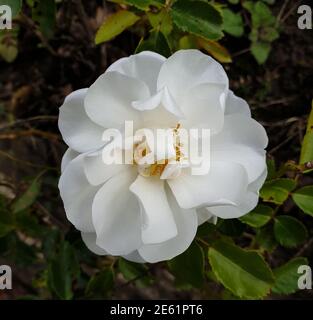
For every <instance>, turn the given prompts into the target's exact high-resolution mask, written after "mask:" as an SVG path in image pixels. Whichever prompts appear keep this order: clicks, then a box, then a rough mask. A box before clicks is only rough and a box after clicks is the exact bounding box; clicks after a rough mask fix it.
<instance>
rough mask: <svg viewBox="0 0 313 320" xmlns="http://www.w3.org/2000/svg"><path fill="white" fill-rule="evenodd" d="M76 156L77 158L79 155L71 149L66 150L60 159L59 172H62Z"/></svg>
mask: <svg viewBox="0 0 313 320" xmlns="http://www.w3.org/2000/svg"><path fill="white" fill-rule="evenodd" d="M77 156H79V153H78V152H76V151H74V150H72V149H71V148H68V149H67V150H66V151H65V153H64V155H63V157H62V161H61V172H63V171H64V170H65V168H66V166H67V165H68V164H69V163H70V162H71V161H72V160H74V159H75V158H76V157H77Z"/></svg>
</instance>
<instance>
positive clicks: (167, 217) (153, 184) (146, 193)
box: [130, 175, 177, 244]
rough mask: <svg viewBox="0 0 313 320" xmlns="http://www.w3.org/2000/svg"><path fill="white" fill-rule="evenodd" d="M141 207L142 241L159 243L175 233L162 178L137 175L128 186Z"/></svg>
mask: <svg viewBox="0 0 313 320" xmlns="http://www.w3.org/2000/svg"><path fill="white" fill-rule="evenodd" d="M130 191H131V192H133V193H134V194H135V195H136V196H137V197H138V199H139V201H140V203H141V208H142V231H141V233H142V241H143V243H145V244H150V243H160V242H163V241H166V240H168V239H171V238H173V237H175V236H176V235H177V227H176V224H175V220H174V217H173V212H172V210H171V208H170V206H169V203H168V200H167V197H166V193H165V190H164V180H160V179H159V178H154V177H149V178H144V177H142V176H140V175H139V176H138V177H137V179H136V181H135V182H134V183H133V184H132V185H131V186H130Z"/></svg>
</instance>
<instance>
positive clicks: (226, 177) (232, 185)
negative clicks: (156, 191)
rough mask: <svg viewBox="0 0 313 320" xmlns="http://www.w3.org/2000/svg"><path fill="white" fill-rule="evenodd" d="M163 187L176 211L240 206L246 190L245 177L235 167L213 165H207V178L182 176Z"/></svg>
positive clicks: (186, 174)
mask: <svg viewBox="0 0 313 320" xmlns="http://www.w3.org/2000/svg"><path fill="white" fill-rule="evenodd" d="M167 183H168V184H169V186H170V188H171V189H172V191H173V194H174V196H175V198H176V200H177V202H178V204H179V205H180V207H182V208H196V207H202V206H204V205H207V206H209V205H223V204H224V205H227V204H234V203H235V204H236V203H240V201H241V199H242V197H243V196H244V195H245V193H246V190H247V186H248V177H247V173H246V171H245V169H244V168H243V167H242V166H241V165H239V164H237V163H232V162H216V163H212V164H211V168H210V171H209V173H208V174H207V175H191V174H189V173H186V172H184V173H182V174H181V175H180V176H179V177H178V178H177V179H173V180H168V181H167Z"/></svg>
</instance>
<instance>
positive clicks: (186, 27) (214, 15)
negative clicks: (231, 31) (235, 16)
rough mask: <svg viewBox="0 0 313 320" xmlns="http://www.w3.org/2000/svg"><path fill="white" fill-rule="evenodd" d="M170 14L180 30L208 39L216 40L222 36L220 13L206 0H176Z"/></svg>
mask: <svg viewBox="0 0 313 320" xmlns="http://www.w3.org/2000/svg"><path fill="white" fill-rule="evenodd" d="M171 15H172V17H173V21H174V23H175V24H176V26H177V27H178V28H180V29H181V30H182V31H186V32H190V33H192V34H195V35H197V36H201V37H203V38H205V39H208V40H218V39H220V38H221V37H222V36H223V32H222V24H223V18H222V15H221V13H220V12H219V11H218V10H217V9H216V8H215V7H214V6H212V5H211V4H210V3H208V2H204V1H200V0H195V1H185V0H178V1H176V2H175V3H174V5H173V6H172V8H171Z"/></svg>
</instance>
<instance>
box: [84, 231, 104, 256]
mask: <svg viewBox="0 0 313 320" xmlns="http://www.w3.org/2000/svg"><path fill="white" fill-rule="evenodd" d="M81 236H82V239H83V241H84V243H85V245H86V247H87V248H88V249H89V250H90V251H92V252H93V253H95V254H97V255H99V256H104V255H107V254H108V253H107V252H106V251H105V250H103V249H102V248H100V247H99V246H97V244H96V239H97V235H96V233H95V232H90V233H86V232H82V233H81Z"/></svg>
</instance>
